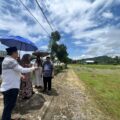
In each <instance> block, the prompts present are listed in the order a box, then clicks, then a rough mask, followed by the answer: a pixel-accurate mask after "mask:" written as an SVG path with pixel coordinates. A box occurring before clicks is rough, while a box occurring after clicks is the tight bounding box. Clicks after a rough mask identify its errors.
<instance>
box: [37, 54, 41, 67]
mask: <svg viewBox="0 0 120 120" xmlns="http://www.w3.org/2000/svg"><path fill="white" fill-rule="evenodd" d="M36 63H37V66H38V67H39V66H42V60H41V59H40V57H39V56H37V59H36Z"/></svg>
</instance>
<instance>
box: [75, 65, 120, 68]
mask: <svg viewBox="0 0 120 120" xmlns="http://www.w3.org/2000/svg"><path fill="white" fill-rule="evenodd" d="M73 66H81V67H88V68H95V69H96V68H97V69H120V65H94V64H93V65H91V64H85V65H82V64H74V65H73Z"/></svg>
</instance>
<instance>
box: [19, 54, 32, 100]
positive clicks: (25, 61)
mask: <svg viewBox="0 0 120 120" xmlns="http://www.w3.org/2000/svg"><path fill="white" fill-rule="evenodd" d="M30 58H31V56H30V55H29V54H25V55H23V57H22V60H21V65H22V66H23V67H25V68H30V67H31V64H30ZM22 75H23V76H24V79H21V87H20V93H19V98H20V99H29V98H30V97H31V96H32V95H33V93H34V92H33V87H32V80H31V74H30V73H25V74H22Z"/></svg>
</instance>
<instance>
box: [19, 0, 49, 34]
mask: <svg viewBox="0 0 120 120" xmlns="http://www.w3.org/2000/svg"><path fill="white" fill-rule="evenodd" d="M19 2H20V3H21V4H22V5H23V6H24V7H25V9H26V10H27V11H28V12H29V13H30V15H31V16H32V17H33V18H34V19H35V20H36V21H37V22H38V24H39V25H40V26H41V28H42V29H43V30H44V31H45V32H46V33H47V34H48V36H50V35H49V33H48V31H47V30H46V29H45V28H44V27H43V26H42V25H41V23H40V22H39V21H38V19H37V18H36V17H35V16H34V15H33V14H32V12H31V11H30V10H29V9H28V8H27V6H25V4H24V3H23V2H22V0H19Z"/></svg>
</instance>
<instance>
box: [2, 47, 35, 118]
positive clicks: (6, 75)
mask: <svg viewBox="0 0 120 120" xmlns="http://www.w3.org/2000/svg"><path fill="white" fill-rule="evenodd" d="M6 51H7V56H6V57H5V59H4V60H3V63H2V84H1V88H0V90H1V92H2V94H3V101H4V109H3V114H2V120H11V114H12V111H13V109H14V107H15V104H16V101H17V96H18V92H19V88H20V78H21V73H29V72H32V71H34V70H35V69H36V68H35V67H31V68H23V67H22V66H20V65H19V64H18V62H17V58H18V51H17V48H16V47H10V48H7V49H6Z"/></svg>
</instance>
